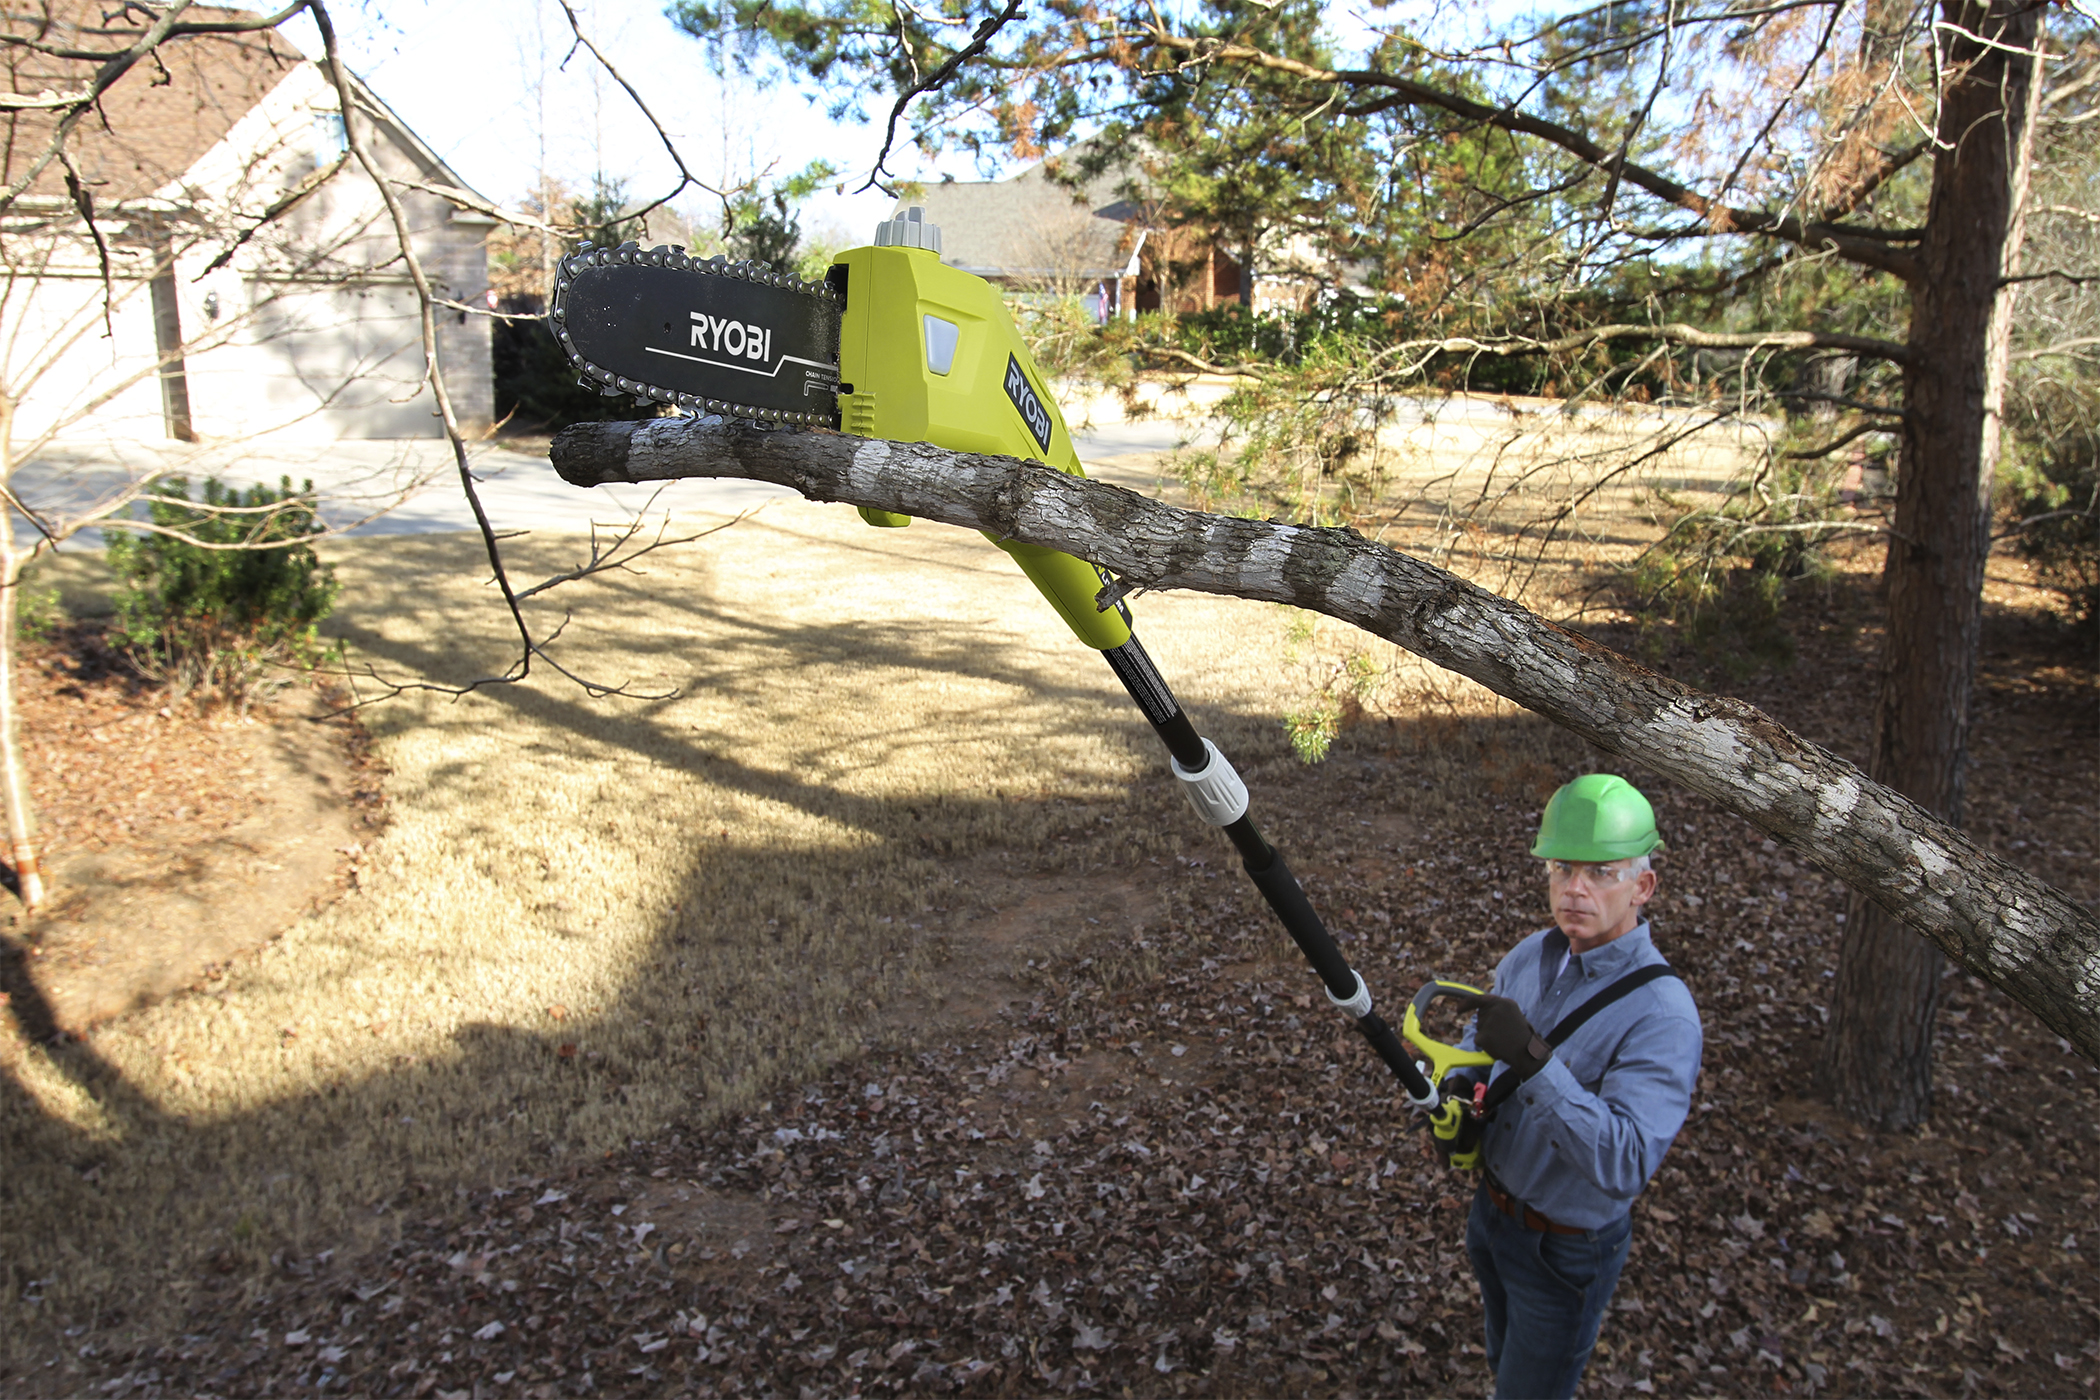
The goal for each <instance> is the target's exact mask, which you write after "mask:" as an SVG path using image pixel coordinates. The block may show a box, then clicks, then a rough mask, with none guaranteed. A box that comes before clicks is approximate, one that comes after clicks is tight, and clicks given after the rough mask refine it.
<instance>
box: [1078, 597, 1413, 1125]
mask: <svg viewBox="0 0 2100 1400" xmlns="http://www.w3.org/2000/svg"><path fill="white" fill-rule="evenodd" d="M1102 655H1103V656H1105V657H1107V658H1108V664H1109V666H1110V667H1111V668H1113V669H1114V671H1115V673H1116V677H1117V679H1119V680H1121V681H1122V682H1123V688H1124V689H1125V690H1127V691H1129V692H1130V698H1131V699H1133V700H1135V701H1136V702H1137V706H1138V708H1139V709H1140V710H1142V711H1144V713H1145V718H1146V719H1147V720H1149V721H1150V722H1151V724H1152V728H1153V730H1154V731H1155V732H1156V733H1158V735H1159V737H1160V742H1162V743H1164V744H1165V745H1166V746H1167V752H1168V753H1170V754H1172V755H1173V756H1174V762H1175V766H1176V768H1178V769H1179V770H1180V771H1181V772H1183V773H1186V774H1188V775H1190V776H1191V777H1194V776H1197V775H1200V774H1202V773H1203V772H1204V771H1205V770H1206V769H1207V768H1208V767H1209V766H1210V761H1211V760H1210V750H1209V749H1207V748H1206V747H1205V746H1204V743H1203V738H1202V736H1201V735H1199V734H1197V733H1196V727H1195V726H1194V725H1192V724H1190V723H1189V718H1188V716H1187V715H1186V714H1184V713H1183V712H1182V709H1181V706H1180V705H1179V704H1178V703H1177V702H1176V701H1175V699H1174V693H1173V692H1172V691H1171V690H1169V689H1168V688H1167V683H1166V680H1165V679H1164V678H1163V677H1162V676H1161V675H1160V674H1159V669H1158V668H1157V667H1155V666H1154V665H1153V664H1152V658H1151V657H1150V656H1149V655H1147V654H1146V652H1145V649H1144V647H1142V646H1140V645H1139V644H1138V639H1137V638H1136V637H1135V636H1133V637H1131V639H1130V640H1129V641H1127V642H1125V643H1124V644H1123V645H1122V646H1119V647H1116V648H1113V649H1112V650H1109V651H1105V652H1103V653H1102ZM1219 762H1221V763H1222V762H1224V760H1223V759H1222V758H1220V759H1219ZM1228 776H1230V774H1229V768H1228ZM1234 781H1235V782H1237V779H1234ZM1198 806H1199V809H1201V806H1202V804H1201V803H1199V804H1198ZM1211 820H1213V821H1216V822H1218V823H1220V824H1222V826H1223V828H1224V831H1225V834H1226V836H1228V837H1229V838H1231V840H1232V844H1233V847H1234V849H1236V850H1237V851H1238V852H1239V853H1240V863H1241V864H1242V865H1244V866H1245V867H1246V869H1247V874H1248V877H1249V878H1251V879H1252V880H1253V881H1254V886H1255V888H1256V889H1258V890H1260V891H1261V896H1262V898H1263V899H1264V900H1266V901H1267V902H1268V905H1269V908H1270V909H1272V910H1274V911H1275V914H1276V917H1277V919H1278V920H1279V921H1280V922H1281V923H1282V924H1283V928H1284V932H1286V933H1288V934H1289V935H1290V936H1291V941H1292V942H1293V943H1296V944H1297V945H1298V951H1299V952H1301V953H1303V954H1304V955H1305V960H1306V961H1307V962H1309V963H1311V964H1312V967H1313V971H1314V972H1316V973H1318V974H1319V976H1320V980H1321V981H1322V982H1324V983H1325V984H1326V985H1327V991H1328V994H1329V996H1330V997H1332V998H1333V999H1334V1000H1335V1001H1338V1002H1348V1001H1351V1000H1353V999H1354V998H1355V996H1356V993H1357V988H1358V987H1359V986H1361V985H1362V984H1361V983H1360V982H1359V980H1358V979H1357V976H1356V973H1355V972H1354V971H1353V970H1352V969H1351V968H1350V966H1349V960H1348V959H1347V958H1345V957H1343V956H1342V950H1341V949H1340V948H1338V947H1336V946H1335V941H1334V936H1333V935H1332V934H1330V933H1328V931H1327V925H1325V924H1324V923H1322V922H1321V921H1320V916H1319V914H1318V912H1316V911H1315V910H1314V909H1313V907H1312V901H1311V900H1309V899H1307V898H1306V897H1305V888H1304V886H1302V885H1300V884H1299V883H1298V877H1297V876H1295V875H1293V874H1292V873H1291V868H1290V866H1289V865H1288V864H1286V863H1285V861H1284V859H1283V853H1282V852H1281V851H1278V850H1277V849H1276V848H1275V847H1274V846H1272V845H1270V844H1269V843H1268V841H1267V840H1265V839H1264V838H1263V836H1262V834H1261V831H1260V830H1259V829H1258V828H1257V827H1256V826H1255V825H1254V819H1253V818H1252V817H1250V816H1248V815H1247V814H1246V812H1245V811H1242V812H1240V814H1239V816H1238V817H1236V818H1234V819H1233V820H1230V821H1227V820H1226V819H1225V817H1224V816H1223V815H1222V814H1220V815H1218V816H1216V817H1212V818H1211ZM1351 1019H1353V1020H1354V1021H1355V1023H1356V1028H1357V1030H1359V1031H1361V1032H1362V1033H1363V1037H1364V1039H1365V1040H1367V1041H1369V1042H1370V1044H1371V1049H1372V1050H1373V1051H1375V1052H1376V1053H1377V1055H1378V1058H1379V1059H1381V1060H1383V1061H1385V1064H1386V1068H1388V1069H1390V1070H1391V1071H1392V1072H1393V1077H1394V1078H1396V1079H1398V1080H1399V1081H1400V1086H1401V1088H1403V1089H1405V1090H1406V1091H1407V1094H1408V1097H1410V1098H1412V1099H1413V1100H1414V1101H1415V1102H1416V1103H1418V1104H1419V1103H1423V1102H1426V1101H1429V1100H1431V1099H1432V1098H1433V1097H1434V1095H1435V1089H1434V1088H1433V1086H1432V1085H1431V1084H1430V1083H1429V1080H1428V1078H1427V1076H1425V1075H1424V1074H1423V1073H1422V1071H1421V1070H1420V1069H1419V1068H1418V1067H1417V1066H1416V1065H1415V1060H1414V1056H1413V1055H1411V1054H1409V1053H1408V1050H1407V1046H1406V1045H1405V1044H1403V1043H1402V1042H1401V1039H1400V1037H1399V1036H1397V1035H1395V1034H1394V1033H1393V1028H1392V1027H1391V1026H1389V1025H1387V1024H1386V1022H1385V1019H1384V1018H1383V1017H1381V1016H1379V1015H1378V1014H1377V1013H1376V1012H1374V1011H1366V1012H1365V1013H1364V1014H1363V1015H1361V1016H1356V1017H1352V1018H1351Z"/></svg>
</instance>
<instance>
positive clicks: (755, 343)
mask: <svg viewBox="0 0 2100 1400" xmlns="http://www.w3.org/2000/svg"><path fill="white" fill-rule="evenodd" d="M691 314H692V318H693V340H692V347H693V349H695V350H712V351H714V352H715V353H717V354H720V355H738V356H741V357H742V358H744V359H747V360H757V361H759V362H760V363H761V364H770V363H772V360H773V332H772V330H771V329H770V328H768V327H765V326H759V325H754V324H749V323H746V322H743V321H730V320H725V319H723V318H722V317H720V316H710V315H708V314H707V313H706V312H705V311H695V312H693V313H691Z"/></svg>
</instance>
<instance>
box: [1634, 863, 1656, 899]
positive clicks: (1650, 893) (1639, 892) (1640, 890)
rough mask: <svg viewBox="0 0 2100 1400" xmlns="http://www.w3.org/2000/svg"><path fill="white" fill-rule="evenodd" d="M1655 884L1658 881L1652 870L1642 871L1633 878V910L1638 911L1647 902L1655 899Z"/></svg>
mask: <svg viewBox="0 0 2100 1400" xmlns="http://www.w3.org/2000/svg"><path fill="white" fill-rule="evenodd" d="M1657 883H1658V881H1657V880H1656V877H1655V872H1654V871H1653V870H1643V871H1642V872H1641V873H1640V874H1638V875H1636V876H1634V877H1633V907H1634V908H1636V909H1638V908H1640V907H1641V906H1642V905H1643V904H1646V903H1647V902H1648V901H1649V900H1651V899H1653V898H1655V886H1656V884H1657Z"/></svg>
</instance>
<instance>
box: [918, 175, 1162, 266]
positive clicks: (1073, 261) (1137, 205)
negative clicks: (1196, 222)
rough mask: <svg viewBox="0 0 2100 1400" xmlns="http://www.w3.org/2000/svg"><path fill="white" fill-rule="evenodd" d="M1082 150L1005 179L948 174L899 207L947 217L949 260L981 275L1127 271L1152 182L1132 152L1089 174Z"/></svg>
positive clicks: (945, 253)
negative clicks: (1078, 154) (1078, 157)
mask: <svg viewBox="0 0 2100 1400" xmlns="http://www.w3.org/2000/svg"><path fill="white" fill-rule="evenodd" d="M1075 155H1076V151H1075V152H1074V153H1068V154H1067V155H1066V156H1064V157H1057V158H1052V159H1050V160H1046V161H1041V162H1038V163H1037V164H1035V165H1031V166H1030V167H1028V168H1027V169H1026V170H1023V171H1022V172H1021V173H1020V174H1018V175H1012V176H1009V177H1007V178H1006V179H1004V180H943V181H942V182H940V183H939V184H937V185H928V186H926V187H925V190H924V193H923V194H921V195H920V196H919V197H918V198H916V199H912V200H907V201H905V202H904V203H903V204H899V205H898V209H899V211H900V212H901V211H902V210H903V208H904V207H905V205H906V204H913V205H917V206H919V207H920V208H922V209H924V210H925V211H926V222H928V223H931V224H938V225H940V229H941V257H942V260H943V261H945V262H947V263H948V264H949V265H950V266H951V267H958V268H961V269H962V270H963V271H965V272H972V273H975V274H977V275H978V276H979V277H1007V278H1019V279H1044V280H1053V281H1054V280H1061V279H1069V280H1075V281H1094V280H1098V279H1102V278H1109V277H1116V276H1120V275H1123V274H1124V273H1125V272H1126V271H1127V270H1128V269H1129V266H1130V261H1131V259H1132V258H1133V257H1134V256H1136V253H1137V248H1138V245H1139V243H1141V242H1142V241H1143V239H1144V225H1145V222H1146V220H1145V219H1144V217H1143V214H1144V210H1143V208H1142V204H1141V200H1142V198H1143V195H1144V193H1145V192H1146V190H1147V189H1148V188H1149V182H1148V181H1147V180H1146V178H1145V175H1144V172H1143V171H1142V170H1141V169H1140V168H1139V167H1138V166H1137V164H1136V163H1135V162H1134V161H1133V160H1130V159H1127V158H1126V159H1124V160H1121V161H1112V162H1111V163H1110V164H1109V165H1108V167H1107V168H1106V169H1104V170H1102V171H1101V172H1100V173H1099V174H1097V175H1094V176H1092V177H1090V178H1089V177H1083V176H1081V175H1080V174H1079V163H1078V161H1077V160H1076V159H1075V158H1074V157H1075ZM1061 176H1062V177H1065V178H1060V177H1061ZM1068 179H1069V180H1070V181H1071V182H1072V183H1067V182H1066V181H1067V180H1068ZM1133 195H1136V196H1138V198H1135V199H1134V198H1132V196H1133Z"/></svg>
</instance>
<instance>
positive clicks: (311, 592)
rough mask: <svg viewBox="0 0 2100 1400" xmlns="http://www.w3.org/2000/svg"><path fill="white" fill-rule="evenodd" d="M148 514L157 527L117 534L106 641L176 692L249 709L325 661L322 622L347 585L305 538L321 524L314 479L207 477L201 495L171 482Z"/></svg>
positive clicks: (112, 543) (183, 484)
mask: <svg viewBox="0 0 2100 1400" xmlns="http://www.w3.org/2000/svg"><path fill="white" fill-rule="evenodd" d="M148 511H149V516H148V518H149V519H150V520H151V522H152V524H153V525H154V526H155V527H157V530H156V531H155V532H151V533H148V532H143V531H142V532H133V531H130V530H111V531H110V532H109V533H108V540H109V545H108V552H109V563H110V567H111V568H112V569H113V570H114V571H115V573H116V575H117V579H118V590H117V614H116V619H115V621H114V622H113V623H112V624H111V626H110V632H109V637H110V641H111V642H112V643H113V644H115V645H116V646H118V647H121V648H122V649H124V650H125V651H126V652H127V653H128V654H129V655H130V656H131V658H132V662H133V664H134V665H136V666H137V667H138V668H139V670H140V671H141V673H143V674H144V675H146V676H147V677H148V678H149V679H151V680H154V681H157V682H159V683H161V684H164V685H166V686H167V687H168V689H169V690H170V691H171V692H172V693H173V694H174V695H175V696H177V697H180V696H185V695H192V694H196V695H199V696H201V697H203V698H205V699H207V700H208V699H209V698H211V697H212V696H214V695H216V696H217V698H219V699H220V700H223V701H225V702H227V703H231V704H235V705H239V706H241V707H242V708H245V707H246V706H247V705H248V704H249V703H250V702H251V701H252V700H254V699H255V698H257V696H258V695H259V694H261V693H263V692H265V691H267V690H269V689H273V688H274V685H273V684H272V681H273V679H274V681H275V682H276V683H278V684H281V683H282V681H283V680H284V679H285V678H286V672H287V670H288V669H289V668H291V667H297V666H311V665H313V664H314V662H315V661H317V660H318V659H319V656H320V652H321V645H320V642H319V640H318V638H317V636H316V634H315V627H316V625H317V624H318V623H319V622H320V621H321V619H322V618H324V617H326V616H327V615H328V611H329V609H330V608H332V607H333V606H334V605H335V600H336V595H337V594H338V592H339V591H340V585H338V584H337V583H336V581H335V576H334V572H333V571H332V570H331V569H330V568H329V567H328V566H327V565H325V564H323V563H322V562H321V561H320V559H319V558H318V557H317V556H316V555H315V554H314V551H313V546H312V545H311V544H310V543H308V541H309V540H310V539H311V537H312V536H314V535H316V534H318V533H320V531H321V528H322V527H321V526H320V524H319V523H318V522H317V521H316V520H315V518H314V495H313V483H312V482H311V481H309V482H307V483H306V484H305V487H304V488H303V489H302V490H300V491H297V492H294V491H293V490H292V481H291V478H290V477H284V478H282V479H281V481H280V489H279V490H277V491H274V492H273V491H271V490H270V489H269V488H268V487H267V486H261V485H257V486H254V487H251V488H249V490H247V491H246V492H242V491H239V490H230V489H228V488H227V487H226V486H224V485H222V484H221V483H220V482H217V481H210V480H208V481H206V482H205V483H204V498H203V499H202V500H201V501H197V502H192V501H191V500H190V494H189V483H188V482H187V481H184V480H182V479H181V478H179V477H178V478H172V479H170V480H168V481H165V482H163V483H161V484H160V487H159V489H158V490H157V492H156V493H155V499H153V500H152V501H151V502H149V505H148ZM167 531H175V532H179V535H178V534H170V533H163V532H167Z"/></svg>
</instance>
